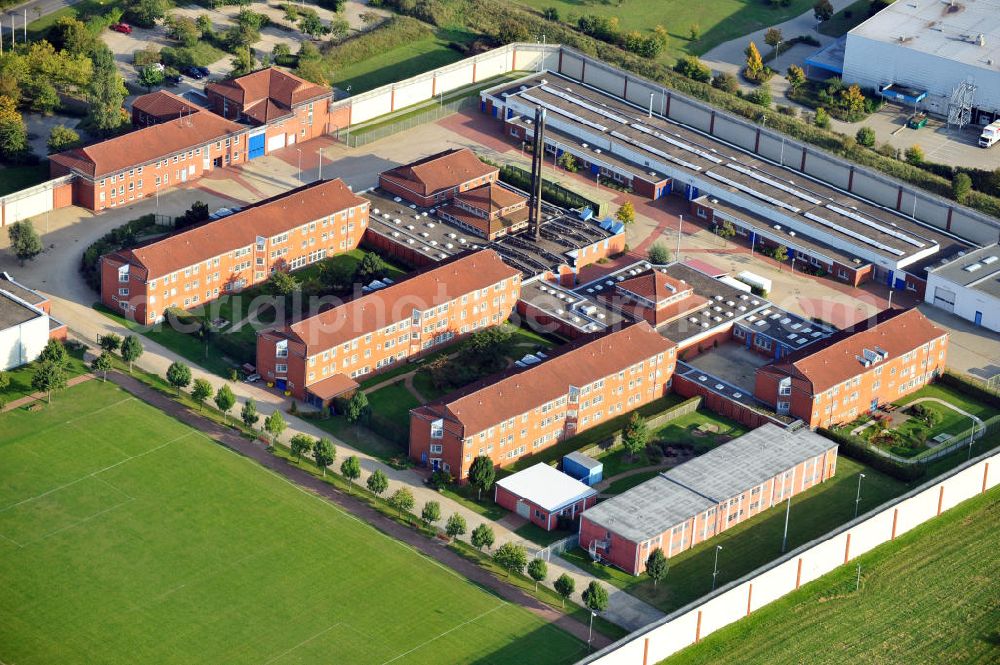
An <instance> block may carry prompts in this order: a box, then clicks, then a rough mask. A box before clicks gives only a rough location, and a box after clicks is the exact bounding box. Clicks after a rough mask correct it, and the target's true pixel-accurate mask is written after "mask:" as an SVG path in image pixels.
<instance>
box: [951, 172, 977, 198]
mask: <svg viewBox="0 0 1000 665" xmlns="http://www.w3.org/2000/svg"><path fill="white" fill-rule="evenodd" d="M951 193H952V196H954V197H955V200H956V201H958V202H959V203H965V201H966V199H968V198H969V194H971V193H972V178H970V177H969V174H968V173H963V172H961V171H959V172H958V173H956V174H955V177H953V178H952V179H951Z"/></svg>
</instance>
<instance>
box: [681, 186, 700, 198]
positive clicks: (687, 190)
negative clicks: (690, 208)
mask: <svg viewBox="0 0 1000 665" xmlns="http://www.w3.org/2000/svg"><path fill="white" fill-rule="evenodd" d="M684 198H686V199H687V200H688V201H694V200H695V199H696V198H698V188H697V187H693V186H691V185H684Z"/></svg>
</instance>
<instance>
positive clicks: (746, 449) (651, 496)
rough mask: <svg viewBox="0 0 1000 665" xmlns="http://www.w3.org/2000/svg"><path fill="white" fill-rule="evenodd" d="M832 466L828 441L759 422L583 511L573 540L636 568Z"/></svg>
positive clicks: (800, 487)
mask: <svg viewBox="0 0 1000 665" xmlns="http://www.w3.org/2000/svg"><path fill="white" fill-rule="evenodd" d="M836 470H837V444H836V443H834V442H832V441H830V440H829V439H825V438H823V437H821V436H819V435H817V434H814V433H813V432H810V431H809V430H806V429H799V430H796V431H792V430H787V429H784V428H781V427H778V426H776V425H771V424H768V425H764V426H763V427H759V428H757V429H755V430H753V431H752V432H749V433H747V434H744V435H743V436H741V437H739V438H737V439H734V440H732V441H730V442H728V443H724V444H722V445H721V446H719V447H718V448H715V449H714V450H710V451H709V452H707V453H705V454H704V455H701V456H700V457H696V458H694V459H693V460H690V461H688V462H685V463H684V464H681V465H680V466H677V467H675V468H673V469H670V470H669V471H666V472H664V473H661V474H659V475H658V476H656V477H654V478H652V479H651V480H647V481H646V482H644V483H642V484H641V485H638V486H637V487H634V488H632V489H630V490H628V491H626V492H624V493H622V494H619V495H618V496H615V497H612V498H611V499H609V500H607V501H605V502H603V503H600V504H598V505H597V506H595V507H593V508H591V509H589V510H587V511H586V512H584V514H583V516H582V517H581V518H580V547H582V548H583V549H585V550H587V551H588V552H589V553H590V555H591V557H593V558H594V559H596V560H598V561H601V562H603V563H606V564H610V565H613V566H616V567H618V568H621V569H622V570H624V571H626V572H628V573H631V574H633V575H639V574H640V573H642V572H643V571H644V570H645V569H646V559H647V558H648V557H649V555H650V554H651V553H652V552H653V550H656V549H660V550H661V551H662V552H663V554H664V555H666V556H667V557H668V558H669V557H672V556H674V555H676V554H679V553H681V552H683V551H685V550H688V549H690V548H692V547H694V546H695V545H697V544H698V543H701V542H704V541H706V540H708V539H709V538H712V537H713V536H716V535H718V534H719V533H722V532H723V531H725V530H726V529H729V528H732V527H733V526H736V525H737V524H739V523H741V522H744V521H746V520H748V519H750V518H751V517H753V516H754V515H757V514H759V513H762V512H764V511H765V510H767V509H768V508H771V507H772V506H774V505H776V504H778V503H780V502H782V501H784V500H786V499H789V498H790V497H793V496H795V495H796V494H799V493H800V492H803V491H805V490H807V489H809V488H810V487H814V486H816V485H818V484H819V483H822V482H824V481H826V480H827V479H828V478H831V477H833V475H834V474H835V473H836ZM806 519H808V516H807V517H806Z"/></svg>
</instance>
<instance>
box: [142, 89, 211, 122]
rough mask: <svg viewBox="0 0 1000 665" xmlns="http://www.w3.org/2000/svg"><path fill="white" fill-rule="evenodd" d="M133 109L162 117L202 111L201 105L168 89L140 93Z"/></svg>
mask: <svg viewBox="0 0 1000 665" xmlns="http://www.w3.org/2000/svg"><path fill="white" fill-rule="evenodd" d="M132 110H133V111H142V112H143V113H145V114H146V115H151V116H154V117H156V118H160V119H163V120H165V119H169V118H176V117H178V116H180V115H181V114H184V115H187V114H188V113H195V112H197V111H201V107H199V106H197V105H195V104H192V103H191V102H189V101H188V100H186V99H184V98H183V97H180V96H178V95H175V94H174V93H172V92H168V91H166V90H157V91H156V92H151V93H149V94H148V95H140V96H138V97H136V98H135V101H134V102H132Z"/></svg>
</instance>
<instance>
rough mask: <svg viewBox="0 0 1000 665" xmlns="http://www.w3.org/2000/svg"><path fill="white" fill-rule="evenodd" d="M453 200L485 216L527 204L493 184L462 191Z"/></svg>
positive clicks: (524, 199) (522, 198)
mask: <svg viewBox="0 0 1000 665" xmlns="http://www.w3.org/2000/svg"><path fill="white" fill-rule="evenodd" d="M455 199H456V200H458V201H461V202H463V203H465V204H466V205H469V206H471V207H473V208H476V209H477V210H482V211H483V212H484V213H487V214H492V213H496V212H500V211H501V210H503V209H504V208H510V207H511V206H515V205H517V204H519V203H526V202H527V199H526V198H524V197H523V196H521V195H520V194H518V193H517V192H512V191H510V190H509V189H507V188H506V187H501V186H500V185H498V184H496V183H494V182H491V183H489V184H486V185H482V186H481V187H475V188H473V189H469V190H467V191H464V192H462V193H461V194H459V195H458V196H456V197H455Z"/></svg>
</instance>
